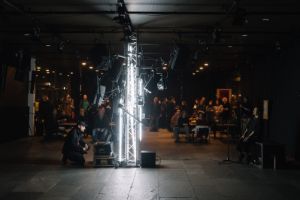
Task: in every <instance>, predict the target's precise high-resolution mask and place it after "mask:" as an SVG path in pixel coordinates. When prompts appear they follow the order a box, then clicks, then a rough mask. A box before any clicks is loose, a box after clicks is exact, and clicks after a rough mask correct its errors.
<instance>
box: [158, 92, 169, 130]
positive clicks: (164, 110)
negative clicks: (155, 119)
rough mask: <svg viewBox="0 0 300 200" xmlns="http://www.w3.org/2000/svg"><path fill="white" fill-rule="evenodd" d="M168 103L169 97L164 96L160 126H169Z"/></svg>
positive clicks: (161, 105)
mask: <svg viewBox="0 0 300 200" xmlns="http://www.w3.org/2000/svg"><path fill="white" fill-rule="evenodd" d="M167 103H168V98H164V99H163V100H162V102H161V104H160V127H161V128H166V127H167V116H166V115H167Z"/></svg>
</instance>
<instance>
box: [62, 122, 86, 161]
mask: <svg viewBox="0 0 300 200" xmlns="http://www.w3.org/2000/svg"><path fill="white" fill-rule="evenodd" d="M85 127H86V124H85V123H84V122H82V121H80V122H78V123H77V126H76V127H74V128H73V130H72V131H71V132H70V133H69V134H68V136H67V138H66V140H65V143H64V145H63V149H62V154H63V158H62V162H63V164H66V163H67V160H70V161H72V162H74V163H76V164H78V165H80V166H81V167H84V163H85V159H84V157H83V154H85V153H86V152H87V151H88V149H89V146H88V145H87V144H86V143H85V142H84V141H83V133H84V130H85Z"/></svg>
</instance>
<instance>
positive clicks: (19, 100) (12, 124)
mask: <svg viewBox="0 0 300 200" xmlns="http://www.w3.org/2000/svg"><path fill="white" fill-rule="evenodd" d="M15 73H16V68H13V67H8V68H7V74H6V77H5V88H4V90H3V91H2V92H1V94H0V113H1V120H0V127H1V129H2V130H1V132H0V142H4V141H9V140H13V139H17V138H20V137H25V136H26V135H27V134H28V124H29V122H28V111H29V108H28V106H27V86H26V83H25V82H23V81H18V80H16V79H15Z"/></svg>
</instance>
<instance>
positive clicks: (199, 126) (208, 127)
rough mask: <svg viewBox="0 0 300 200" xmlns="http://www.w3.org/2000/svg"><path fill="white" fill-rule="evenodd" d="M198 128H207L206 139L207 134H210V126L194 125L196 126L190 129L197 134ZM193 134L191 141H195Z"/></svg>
mask: <svg viewBox="0 0 300 200" xmlns="http://www.w3.org/2000/svg"><path fill="white" fill-rule="evenodd" d="M200 129H208V136H207V139H209V134H210V131H211V128H210V126H208V125H196V126H195V127H194V128H193V129H192V131H194V134H195V135H198V133H199V130H200ZM194 134H192V141H193V142H194V141H195V137H194Z"/></svg>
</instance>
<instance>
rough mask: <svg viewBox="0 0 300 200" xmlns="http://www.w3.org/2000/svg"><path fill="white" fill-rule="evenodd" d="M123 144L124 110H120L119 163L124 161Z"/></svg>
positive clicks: (121, 101)
mask: <svg viewBox="0 0 300 200" xmlns="http://www.w3.org/2000/svg"><path fill="white" fill-rule="evenodd" d="M122 103H123V100H122V99H120V104H122ZM122 144H123V110H122V108H119V162H121V161H122V154H123V152H122Z"/></svg>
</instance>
